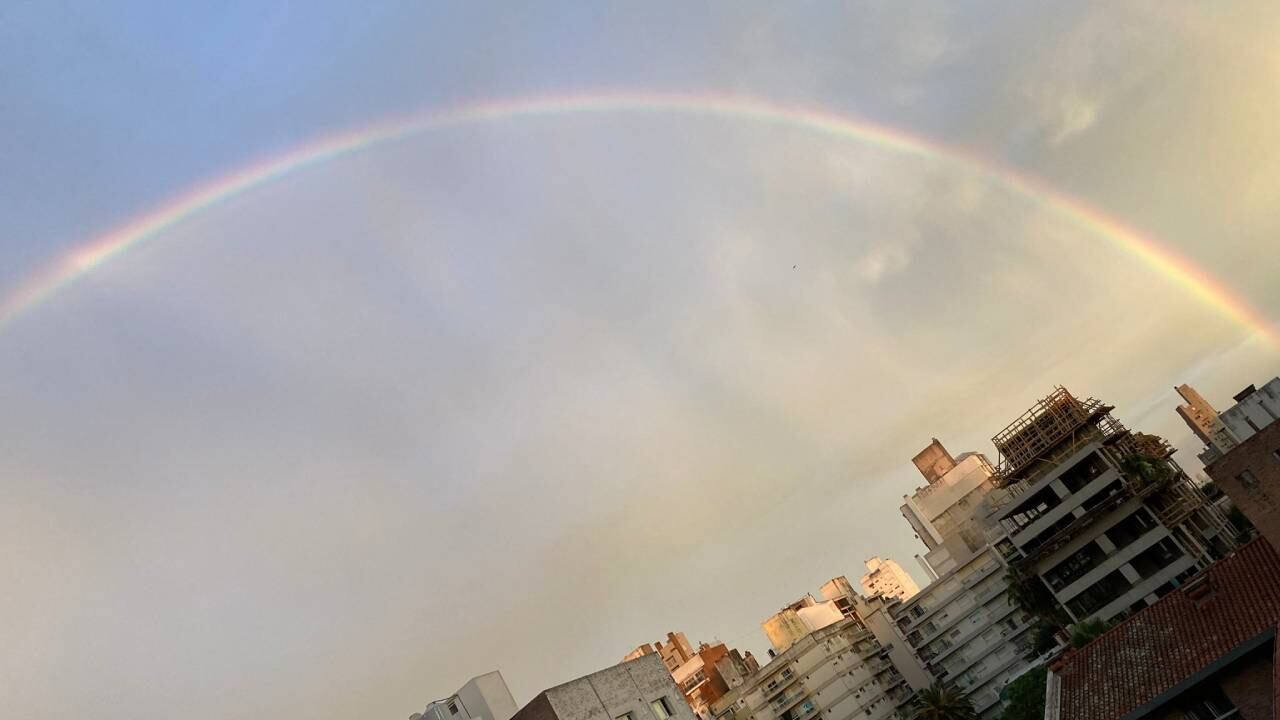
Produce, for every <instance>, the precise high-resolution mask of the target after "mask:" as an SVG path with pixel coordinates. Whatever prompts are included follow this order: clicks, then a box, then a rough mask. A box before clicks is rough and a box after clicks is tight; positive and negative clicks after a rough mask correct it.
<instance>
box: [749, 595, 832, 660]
mask: <svg viewBox="0 0 1280 720" xmlns="http://www.w3.org/2000/svg"><path fill="white" fill-rule="evenodd" d="M845 606H847V603H845ZM846 616H847V612H846V608H845V607H842V606H841V605H839V604H837V602H836V601H834V600H824V601H823V602H818V601H817V600H815V599H814V597H813V595H810V594H807V593H806V594H805V596H804V597H802V598H800V599H799V600H796V601H795V602H793V603H791V604H790V605H787V606H786V607H784V608H782V609H781V610H779V611H778V612H776V613H774V614H773V616H771V617H770V618H769V619H767V620H765V621H764V622H762V623H760V629H761V630H764V634H765V636H766V637H768V638H769V644H770V645H772V646H773V651H774V652H775V653H781V652H786V651H787V648H789V647H791V645H792V644H793V643H795V642H796V641H797V640H799V639H801V638H803V637H805V636H806V635H808V634H809V633H811V632H813V631H815V630H820V629H822V628H824V627H827V626H828V625H834V624H835V623H838V622H840V621H841V620H843V619H845V617H846Z"/></svg>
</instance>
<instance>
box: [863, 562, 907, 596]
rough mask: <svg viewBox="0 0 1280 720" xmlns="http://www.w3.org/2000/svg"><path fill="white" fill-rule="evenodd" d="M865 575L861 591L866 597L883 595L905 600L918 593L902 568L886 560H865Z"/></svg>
mask: <svg viewBox="0 0 1280 720" xmlns="http://www.w3.org/2000/svg"><path fill="white" fill-rule="evenodd" d="M866 565H867V574H866V575H863V576H862V581H861V584H862V589H863V590H864V591H866V594H867V595H883V596H884V597H894V598H898V599H899V600H907V599H909V598H910V597H911V596H912V595H915V594H916V593H917V592H919V591H920V586H919V585H916V581H915V580H912V579H911V576H910V575H908V574H907V571H906V570H903V569H902V566H901V565H899V564H898V563H896V562H894V561H893V560H890V559H888V558H880V557H870V558H867V560H866Z"/></svg>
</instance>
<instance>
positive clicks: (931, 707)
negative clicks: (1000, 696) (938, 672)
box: [915, 683, 978, 720]
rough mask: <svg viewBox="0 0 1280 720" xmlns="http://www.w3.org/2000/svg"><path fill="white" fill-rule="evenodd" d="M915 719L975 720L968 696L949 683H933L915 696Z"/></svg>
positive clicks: (975, 713)
mask: <svg viewBox="0 0 1280 720" xmlns="http://www.w3.org/2000/svg"><path fill="white" fill-rule="evenodd" d="M915 705H916V715H915V717H916V718H917V720H977V718H978V713H977V711H975V710H974V709H973V703H972V702H971V701H970V700H969V698H968V696H967V695H966V694H965V693H963V692H961V691H960V690H958V689H956V688H955V687H953V686H951V685H943V684H941V683H934V684H933V685H931V686H930V687H927V688H925V689H924V690H921V691H920V694H919V695H917V696H916V702H915Z"/></svg>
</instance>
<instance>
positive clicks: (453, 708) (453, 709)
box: [449, 702, 458, 715]
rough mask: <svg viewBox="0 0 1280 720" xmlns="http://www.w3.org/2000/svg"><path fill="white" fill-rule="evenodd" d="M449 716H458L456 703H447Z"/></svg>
mask: <svg viewBox="0 0 1280 720" xmlns="http://www.w3.org/2000/svg"><path fill="white" fill-rule="evenodd" d="M449 714H450V715H457V714H458V703H453V702H451V703H449Z"/></svg>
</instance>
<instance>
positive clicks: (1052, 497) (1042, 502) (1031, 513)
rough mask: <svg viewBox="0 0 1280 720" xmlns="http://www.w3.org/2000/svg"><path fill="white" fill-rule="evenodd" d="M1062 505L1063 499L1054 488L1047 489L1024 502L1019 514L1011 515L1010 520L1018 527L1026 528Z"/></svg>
mask: <svg viewBox="0 0 1280 720" xmlns="http://www.w3.org/2000/svg"><path fill="white" fill-rule="evenodd" d="M1061 503H1062V499H1061V498H1059V497H1058V494H1057V493H1055V492H1054V491H1053V488H1049V487H1046V488H1043V489H1042V490H1040V492H1037V493H1036V494H1034V495H1032V496H1031V497H1030V498H1027V499H1026V500H1024V501H1022V503H1021V506H1020V507H1019V508H1018V512H1016V513H1014V514H1013V515H1010V516H1009V520H1011V521H1013V524H1014V525H1015V526H1016V527H1018V528H1024V527H1026V526H1028V525H1030V524H1031V523H1033V522H1035V521H1036V518H1038V517H1040V516H1041V515H1044V514H1045V513H1047V512H1049V511H1050V510H1052V509H1053V508H1055V507H1057V506H1058V505H1059V504H1061Z"/></svg>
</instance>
